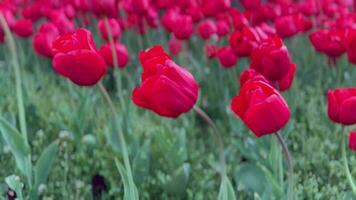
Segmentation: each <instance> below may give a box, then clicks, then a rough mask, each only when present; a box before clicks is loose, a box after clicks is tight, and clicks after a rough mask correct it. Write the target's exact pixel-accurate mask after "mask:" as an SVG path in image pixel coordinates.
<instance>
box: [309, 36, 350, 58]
mask: <svg viewBox="0 0 356 200" xmlns="http://www.w3.org/2000/svg"><path fill="white" fill-rule="evenodd" d="M309 39H310V41H311V43H312V45H313V46H314V48H315V49H316V50H317V51H319V52H321V53H325V54H326V55H328V56H329V57H331V58H337V57H339V56H341V55H342V54H343V53H344V52H345V51H346V48H345V46H344V44H343V40H344V33H343V31H339V30H319V31H316V32H314V33H312V34H311V35H310V37H309Z"/></svg>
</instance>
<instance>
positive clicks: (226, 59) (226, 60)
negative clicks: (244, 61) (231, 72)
mask: <svg viewBox="0 0 356 200" xmlns="http://www.w3.org/2000/svg"><path fill="white" fill-rule="evenodd" d="M217 56H218V59H219V63H220V64H221V65H222V66H223V67H225V68H230V67H233V66H234V65H235V64H236V62H237V59H238V58H237V56H236V55H235V53H234V51H233V50H232V49H231V47H222V48H220V49H219V50H218V52H217Z"/></svg>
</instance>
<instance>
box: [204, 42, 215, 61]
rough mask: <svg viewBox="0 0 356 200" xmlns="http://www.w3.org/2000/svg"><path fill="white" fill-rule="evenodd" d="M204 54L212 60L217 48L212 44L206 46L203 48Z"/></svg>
mask: <svg viewBox="0 0 356 200" xmlns="http://www.w3.org/2000/svg"><path fill="white" fill-rule="evenodd" d="M204 53H205V55H206V56H207V57H208V58H209V59H213V58H215V57H216V55H217V53H218V47H217V46H216V45H214V44H206V45H205V46H204Z"/></svg>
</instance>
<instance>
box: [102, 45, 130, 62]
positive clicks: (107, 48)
mask: <svg viewBox="0 0 356 200" xmlns="http://www.w3.org/2000/svg"><path fill="white" fill-rule="evenodd" d="M114 48H115V53H116V55H117V64H118V67H119V68H124V67H125V66H126V65H127V63H128V62H129V60H130V55H129V52H128V51H127V48H126V46H125V45H124V44H119V43H115V44H114ZM99 53H100V55H101V56H102V57H103V58H104V60H105V62H106V64H107V65H108V66H109V67H114V58H113V55H112V49H111V45H110V44H108V43H107V44H105V45H104V46H102V47H101V48H100V49H99Z"/></svg>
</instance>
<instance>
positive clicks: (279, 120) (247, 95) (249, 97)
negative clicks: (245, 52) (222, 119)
mask: <svg viewBox="0 0 356 200" xmlns="http://www.w3.org/2000/svg"><path fill="white" fill-rule="evenodd" d="M231 109H232V111H233V112H234V113H235V114H236V115H237V116H239V117H240V119H241V120H242V121H243V122H245V124H246V125H247V126H248V127H249V128H250V129H251V131H252V132H253V133H254V134H255V135H256V136H257V137H261V136H264V135H267V134H273V133H276V132H277V131H279V130H280V129H282V128H283V127H284V126H285V125H286V124H287V122H288V121H289V118H290V111H289V107H288V104H287V103H286V101H285V100H284V98H283V97H282V96H281V95H280V93H279V92H278V91H277V90H275V89H274V88H273V87H272V86H270V85H269V84H268V83H265V82H263V81H250V82H246V83H245V84H244V85H243V86H242V88H241V89H240V93H239V95H238V96H235V97H234V98H233V99H232V101H231Z"/></svg>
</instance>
